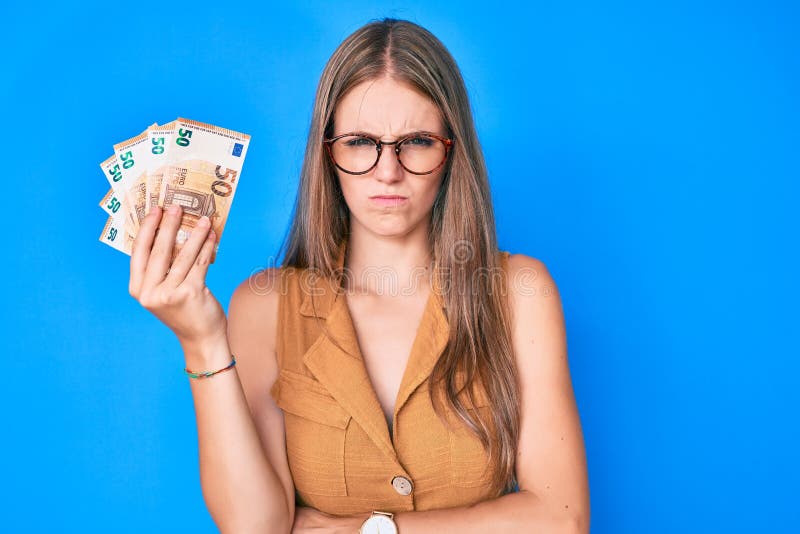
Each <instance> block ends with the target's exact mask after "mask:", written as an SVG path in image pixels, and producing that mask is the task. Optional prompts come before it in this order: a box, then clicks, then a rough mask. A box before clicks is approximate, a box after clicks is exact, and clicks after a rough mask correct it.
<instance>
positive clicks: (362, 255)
mask: <svg viewBox="0 0 800 534" xmlns="http://www.w3.org/2000/svg"><path fill="white" fill-rule="evenodd" d="M427 230H428V229H427V227H425V226H420V227H418V228H415V229H414V230H412V231H411V232H409V233H408V234H406V235H402V236H385V235H378V234H375V233H373V232H371V231H369V230H367V229H366V228H364V227H362V226H358V225H357V224H356V225H354V224H351V232H350V237H349V238H348V240H347V253H346V255H345V262H344V267H345V272H346V273H347V276H346V277H345V279H346V283H345V288H346V290H347V291H351V292H356V293H357V294H359V295H363V294H374V295H380V296H411V295H416V294H418V293H419V292H420V291H425V290H427V288H428V287H429V278H428V277H429V276H430V274H431V267H432V261H433V256H432V254H431V252H430V250H429V245H428V235H427V233H428V232H427Z"/></svg>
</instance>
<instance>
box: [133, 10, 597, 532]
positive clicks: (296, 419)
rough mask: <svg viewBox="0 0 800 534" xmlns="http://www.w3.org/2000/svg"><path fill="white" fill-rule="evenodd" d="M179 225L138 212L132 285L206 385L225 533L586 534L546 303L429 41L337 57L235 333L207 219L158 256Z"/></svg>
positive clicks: (209, 484)
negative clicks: (273, 240) (212, 276)
mask: <svg viewBox="0 0 800 534" xmlns="http://www.w3.org/2000/svg"><path fill="white" fill-rule="evenodd" d="M179 220H180V212H179V211H177V212H174V213H170V212H168V213H166V214H164V215H163V216H162V213H161V212H160V211H159V210H154V211H153V212H152V213H151V214H150V215H149V216H148V217H147V219H146V221H145V222H144V224H143V226H142V228H141V230H140V232H139V234H138V237H137V239H136V243H135V245H134V251H133V254H132V258H131V288H130V290H131V294H132V295H133V296H134V297H135V298H137V299H138V300H139V301H140V302H141V303H142V305H143V306H144V307H145V308H147V309H149V310H150V311H152V312H153V313H154V314H155V315H156V316H157V317H159V319H161V320H162V321H163V322H164V323H165V324H167V325H168V326H169V327H170V328H171V329H172V330H173V331H174V332H175V334H176V335H177V336H178V338H179V339H180V342H181V346H182V348H183V350H184V355H185V359H186V365H187V371H188V370H196V371H204V372H207V374H209V375H210V376H205V377H202V376H200V374H199V373H198V374H194V375H191V376H193V377H196V378H197V379H194V380H191V388H192V394H193V396H194V401H195V410H196V415H197V425H198V439H199V448H200V472H201V480H202V487H203V494H204V497H205V500H206V503H207V505H208V508H209V510H210V512H211V514H212V516H213V518H214V520H215V521H216V523H217V524H218V526H219V527H220V529H221V530H222V531H223V532H254V531H259V532H290V531H291V532H310V531H314V532H358V531H361V532H394V531H397V532H400V533H402V534H408V533H414V532H434V531H436V532H440V531H456V532H488V531H492V532H496V531H501V532H504V531H509V532H510V531H514V532H520V531H521V532H542V533H546V532H588V531H589V495H588V481H587V473H586V461H585V453H584V448H583V438H582V433H581V428H580V422H579V418H578V413H577V410H576V406H575V401H574V396H573V392H572V386H571V380H570V376H569V369H568V363H567V357H566V339H565V329H564V320H563V315H562V311H561V302H560V299H559V296H558V292H557V290H556V286H555V283H554V282H553V279H552V278H551V276H550V275H549V273H548V271H547V269H546V268H545V266H544V265H543V264H542V262H540V261H538V260H536V259H534V258H531V257H528V256H525V255H522V254H513V255H510V254H508V253H507V252H501V251H498V249H497V243H496V236H495V227H494V219H493V213H492V208H491V199H490V194H489V185H488V180H487V172H486V169H485V167H484V163H483V156H482V153H481V148H480V146H479V143H478V140H477V136H476V133H475V129H474V126H473V121H472V117H471V114H470V106H469V101H468V98H467V94H466V90H465V87H464V83H463V80H462V78H461V74H460V72H459V70H458V67H457V65H456V63H455V61H454V60H453V58H452V57H451V55H450V54H449V52H448V51H447V50H446V48H445V47H444V46H443V45H442V44H441V43H440V42H439V40H438V39H436V38H435V37H434V36H433V35H432V34H430V33H429V32H428V31H427V30H425V29H423V28H421V27H420V26H418V25H415V24H413V23H410V22H407V21H399V20H394V19H384V20H382V21H377V22H372V23H370V24H367V25H365V26H364V27H362V28H360V29H359V30H357V31H356V32H354V33H353V34H352V35H350V36H349V37H348V38H347V39H346V40H345V41H344V42H343V43H342V44H341V45H340V46H339V47H338V48H337V50H336V51H335V52H334V54H333V56H332V57H331V58H330V60H329V62H328V64H327V66H326V67H325V70H324V72H323V74H322V77H321V80H320V83H319V87H318V90H317V94H316V102H315V106H314V113H313V118H312V123H311V128H310V133H309V139H308V146H307V150H306V155H305V162H304V165H303V170H302V176H301V180H300V189H299V192H298V196H297V205H296V207H295V212H294V220H293V222H292V227H291V232H290V234H289V239H288V246H287V248H286V255H285V259H284V262H283V264H282V266H281V267H280V268H277V269H275V268H273V269H265V270H263V271H261V272H259V273H257V274H255V275H254V276H251V277H250V278H248V280H246V281H244V282H243V283H242V284H241V285H240V286H239V287H238V288H237V290H236V291H235V292H234V295H233V297H232V298H231V302H230V306H229V311H228V312H229V317H228V318H227V319H226V317H225V314H224V312H223V310H222V307H221V306H220V304H219V303H218V301H217V300H216V299H215V298H214V297H213V295H212V294H211V293H210V291H209V290H208V288H207V287H206V286H205V274H206V270H207V268H208V262H209V258H210V254H211V250H212V248H213V243H214V236H213V235H208V234H213V233H212V232H209V231H208V226H207V223H205V221H204V224H203V225H201V226H200V227H199V231H195V232H193V234H192V236H191V238H190V240H189V241H188V242H187V244H186V245H185V246H184V248H183V250H182V251H181V253H180V254H179V255H178V256H177V257H176V259H175V261H174V263H173V264H171V265H170V264H169V251H171V250H172V245H173V243H174V239H175V232H176V229H177V227H178V221H179ZM156 229H158V234H157V235H156ZM376 271H377V273H378V274H380V276H378V277H377V278H376V277H375V274H376ZM164 273H167V274H166V275H165V274H164ZM398 282H399V283H401V284H402V288H403V289H402V291H401V294H397V291H396V285H397V283H398ZM390 290H391V291H390ZM232 355H235V359H232ZM225 371H229V372H225ZM201 378H202V379H201Z"/></svg>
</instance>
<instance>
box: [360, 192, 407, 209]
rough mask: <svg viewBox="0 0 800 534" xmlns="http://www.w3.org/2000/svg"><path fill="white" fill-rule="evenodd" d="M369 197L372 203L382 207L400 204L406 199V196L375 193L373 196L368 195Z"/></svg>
mask: <svg viewBox="0 0 800 534" xmlns="http://www.w3.org/2000/svg"><path fill="white" fill-rule="evenodd" d="M369 199H370V201H371V202H372V203H373V204H375V205H378V206H382V207H386V206H388V207H393V206H400V205H402V204H405V203H406V202H407V201H408V197H404V196H401V195H375V196H373V197H369Z"/></svg>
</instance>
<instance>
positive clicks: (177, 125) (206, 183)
mask: <svg viewBox="0 0 800 534" xmlns="http://www.w3.org/2000/svg"><path fill="white" fill-rule="evenodd" d="M143 139H144V140H145V141H146V142H145V141H143ZM249 144H250V136H249V135H247V134H243V133H240V132H236V131H233V130H229V129H227V128H221V127H218V126H213V125H210V124H206V123H202V122H197V121H192V120H189V119H184V118H179V119H176V120H175V121H172V122H171V123H169V124H166V125H162V126H157V125H152V126H150V127H149V128H148V129H147V130H146V131H145V132H142V134H139V136H136V137H134V138H131V139H128V140H126V141H123V142H122V143H118V144H117V145H115V156H116V157H117V161H114V160H113V159H112V158H109V159H108V160H106V161H104V162H103V164H101V167H104V171H105V172H106V176H107V177H112V178H109V182H110V183H112V181H113V172H111V171H113V170H114V169H115V167H114V166H115V165H119V166H120V167H121V169H120V171H121V172H122V173H123V176H122V178H121V179H119V180H117V182H116V183H117V184H118V185H117V187H113V184H112V191H109V193H107V194H106V196H105V197H104V198H103V200H102V201H101V206H102V207H103V209H104V210H106V211H107V212H109V214H110V215H109V219H108V220H107V222H106V227H105V228H104V230H103V234H101V236H100V241H102V242H104V243H106V244H109V245H111V246H113V247H114V248H116V249H117V250H121V251H123V252H125V253H128V254H130V247H131V245H132V242H133V239H134V238H135V237H136V234H137V233H138V230H139V226H140V225H141V222H142V220H143V218H144V216H145V215H146V214H147V213H148V212H149V211H150V209H151V208H152V207H153V206H155V205H158V206H161V207H162V208H166V207H169V206H170V205H171V204H180V205H181V207H182V208H183V214H182V217H181V222H180V228H179V230H178V233H177V235H176V239H175V246H174V248H173V259H174V257H175V256H176V255H177V254H178V253H179V252H180V250H181V248H182V247H183V244H184V243H185V242H186V240H187V239H188V238H189V237H190V236H191V234H192V231H193V229H194V227H195V225H196V224H197V221H198V220H199V219H200V218H201V217H202V216H203V215H206V216H208V218H209V220H210V221H211V228H212V229H213V230H214V232H215V233H216V244H215V247H214V251H213V253H212V258H211V262H212V263H213V262H214V261H215V259H216V253H217V250H218V248H219V242H220V238H221V236H222V232H223V230H224V228H225V223H226V222H227V219H228V214H229V212H230V208H231V204H232V202H233V197H234V194H235V192H236V188H237V186H238V183H239V176H240V175H241V171H242V165H243V163H244V159H245V156H246V155H247V149H248V146H249ZM142 145H144V147H143V146H142ZM123 156H127V157H126V159H125V160H123ZM131 160H133V161H134V162H135V163H134V164H130V163H128V165H129V167H128V169H126V170H128V173H124V172H123V169H124V165H125V164H126V163H127V162H129V161H131ZM120 162H121V164H120ZM137 165H139V166H138V167H137ZM131 169H136V170H134V171H133V172H131ZM137 171H138V172H137ZM119 182H121V184H120V183H119ZM115 208H116V209H115ZM118 239H121V241H118Z"/></svg>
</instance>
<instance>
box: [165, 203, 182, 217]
mask: <svg viewBox="0 0 800 534" xmlns="http://www.w3.org/2000/svg"><path fill="white" fill-rule="evenodd" d="M180 210H181V207H180V206H179V205H178V204H170V206H169V210H168V211H169V214H170V215H177V214H178V212H179V211H180Z"/></svg>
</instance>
